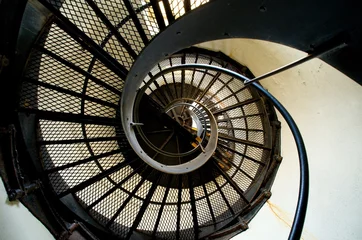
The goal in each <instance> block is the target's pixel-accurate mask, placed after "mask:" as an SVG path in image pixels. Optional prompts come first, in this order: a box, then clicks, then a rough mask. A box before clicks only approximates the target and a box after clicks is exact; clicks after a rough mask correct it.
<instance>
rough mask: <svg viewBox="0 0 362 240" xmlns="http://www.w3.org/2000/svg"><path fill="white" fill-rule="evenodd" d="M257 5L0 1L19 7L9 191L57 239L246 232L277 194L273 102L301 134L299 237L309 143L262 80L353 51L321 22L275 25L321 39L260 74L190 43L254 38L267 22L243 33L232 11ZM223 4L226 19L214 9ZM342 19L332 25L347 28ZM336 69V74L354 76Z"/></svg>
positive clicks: (5, 131) (6, 151)
mask: <svg viewBox="0 0 362 240" xmlns="http://www.w3.org/2000/svg"><path fill="white" fill-rule="evenodd" d="M5 4H7V2H5ZM17 4H18V5H17ZM243 4H244V5H243ZM253 4H254V3H249V2H245V3H241V1H220V0H219V1H218V0H216V1H211V2H209V1H207V0H187V1H181V0H172V1H171V0H112V1H103V0H84V1H80V0H78V1H71V0H30V1H18V2H17V3H16V4H14V5H13V6H10V5H8V7H9V9H14V11H10V13H9V16H8V17H9V19H10V20H9V22H11V21H13V22H15V23H16V22H17V23H18V24H19V26H21V27H20V31H19V28H15V30H14V33H13V34H10V32H9V34H8V35H9V36H12V37H14V38H15V39H17V42H18V45H17V52H15V55H9V56H14V58H12V59H11V61H10V63H11V64H10V66H11V68H7V67H8V66H9V62H7V60H9V59H7V58H6V56H7V55H5V54H4V55H2V65H1V66H2V68H1V72H0V73H1V74H2V75H3V76H4V79H6V77H13V79H17V80H16V81H12V82H6V85H5V86H6V89H8V90H9V92H10V90H11V89H13V90H14V92H15V93H16V94H13V96H12V97H10V98H9V99H12V100H14V101H11V102H10V103H9V104H8V106H4V113H7V114H6V116H7V117H6V118H5V119H4V120H3V122H4V126H6V127H4V128H2V135H1V136H2V137H1V146H2V148H1V151H2V152H3V154H2V156H3V159H5V160H6V159H7V160H6V161H5V160H2V161H1V166H2V169H3V170H2V171H1V174H2V177H3V179H4V183H5V186H6V188H7V191H8V194H9V199H11V200H15V199H21V200H22V201H23V203H24V204H25V205H26V206H27V207H28V208H29V209H30V210H31V211H32V212H33V214H34V215H35V216H37V217H38V218H39V219H40V220H41V221H42V222H43V223H44V225H45V226H47V228H48V229H49V230H50V231H51V232H52V233H53V235H54V236H56V237H57V238H59V239H67V238H72V237H73V238H75V237H78V239H113V238H114V239H229V238H230V237H232V236H234V235H236V234H238V233H240V232H242V231H244V230H246V229H247V228H248V223H249V222H250V221H251V219H252V218H253V217H254V216H255V215H256V214H257V212H258V211H259V209H260V208H261V207H262V206H263V204H264V203H265V202H266V200H267V199H268V198H270V196H271V187H272V183H273V180H274V178H275V175H276V174H277V169H278V166H279V164H280V163H281V159H282V158H281V155H280V122H279V121H278V118H277V115H276V112H275V110H274V107H275V108H276V109H278V110H279V111H280V112H281V115H282V116H283V117H285V118H286V120H287V123H288V124H289V126H290V127H291V129H292V131H293V133H294V134H295V138H296V143H297V147H298V150H299V154H300V158H301V170H302V172H301V192H300V202H299V205H298V208H297V215H296V219H295V224H296V225H295V226H294V228H293V229H294V230H292V233H293V231H294V235H293V234H291V239H298V238H299V237H300V233H301V230H302V226H303V221H304V216H305V208H306V201H307V192H308V168H307V164H306V154H305V150H304V146H303V141H302V139H301V137H300V134H299V131H298V129H297V127H296V126H295V124H294V122H293V120H292V119H291V117H290V116H289V115H288V113H287V112H286V110H285V109H284V108H283V107H282V106H281V105H280V103H278V101H277V100H276V99H274V98H273V97H272V96H271V95H270V94H269V93H267V92H266V91H265V90H264V89H263V88H262V87H261V85H260V84H259V83H258V80H261V79H263V78H266V77H267V76H270V75H273V74H277V73H278V72H280V71H283V70H286V69H289V68H291V67H294V66H296V65H297V64H300V63H303V62H304V61H307V60H309V59H311V58H313V57H316V56H321V55H322V54H325V53H328V54H327V56H328V58H327V59H325V60H326V61H330V62H331V63H333V62H336V59H337V58H338V57H336V56H340V55H335V53H336V52H340V51H342V52H343V51H344V50H345V49H348V48H346V45H347V44H346V42H347V40H346V39H347V38H346V37H345V36H346V34H347V33H345V32H343V33H342V34H341V33H340V32H336V31H335V32H336V34H333V36H330V37H329V38H328V39H322V38H318V36H321V35H323V34H325V33H326V32H328V33H330V31H331V29H330V28H329V25H328V26H327V25H326V29H324V30H321V31H319V32H318V33H315V32H313V30H311V31H309V32H307V33H305V32H303V34H304V35H303V37H304V38H302V37H300V36H299V37H300V38H301V39H303V40H304V42H303V41H297V39H298V34H296V35H295V36H292V37H289V38H288V37H285V36H284V35H283V34H284V33H283V31H282V30H280V31H279V32H278V34H276V36H275V38H276V39H271V40H276V41H280V42H283V43H285V44H288V45H291V46H295V47H297V48H300V49H301V48H304V47H305V46H306V44H307V43H308V41H309V39H308V38H307V37H306V36H310V35H311V36H316V37H315V38H313V39H317V40H318V41H321V40H323V41H322V42H316V43H315V42H313V44H316V45H313V49H312V51H310V53H309V55H308V56H307V57H306V58H303V59H300V60H299V61H297V62H294V63H291V64H289V65H287V66H285V67H284V68H282V69H277V70H275V71H273V72H271V73H269V74H266V75H264V76H259V77H257V78H255V76H254V75H253V74H252V72H251V71H250V70H249V69H248V68H247V67H246V66H243V65H241V64H240V63H238V62H236V61H234V60H233V59H231V58H230V57H228V56H226V55H224V54H223V53H220V52H213V51H209V50H205V49H201V48H196V47H192V45H195V44H196V43H200V42H203V41H207V40H214V39H220V38H229V37H248V34H251V35H253V34H255V36H254V37H255V38H258V37H259V38H261V39H264V38H265V37H264V34H266V35H268V32H265V31H264V32H257V31H258V27H257V26H256V27H255V28H253V30H252V31H249V33H248V32H247V31H245V32H243V31H241V30H240V29H238V27H237V23H239V22H240V21H241V20H242V19H241V18H242V17H239V16H237V14H236V13H235V11H236V10H238V9H241V6H242V5H243V6H244V7H250V6H249V5H253ZM278 4H279V3H277V4H276V5H278ZM15 7H17V9H18V10H15ZM283 7H285V6H284V5H283ZM301 7H303V8H304V4H301ZM335 7H336V9H337V6H335ZM352 7H353V6H351V8H352ZM303 8H302V9H303ZM24 9H25V10H24ZM251 9H254V8H251ZM331 9H332V10H333V9H334V8H333V7H331ZM254 10H255V11H256V12H257V14H264V15H261V16H259V19H263V18H264V17H265V15H267V14H268V12H267V7H266V6H264V5H262V6H258V7H257V8H255V9H254ZM17 11H18V12H17ZM217 12H219V13H220V16H222V18H220V21H216V20H215V19H212V18H213V17H214V16H218V15H217ZM226 13H230V14H229V15H230V16H228V15H226ZM352 13H356V14H357V13H358V11H357V10H354V12H352ZM250 14H255V12H251V13H250ZM330 14H333V12H331V13H330ZM246 15H247V17H250V16H249V15H248V14H247V13H246ZM350 15H351V17H350V19H348V21H347V20H345V21H341V23H337V24H336V23H334V25H333V26H334V27H335V28H339V27H343V26H345V25H347V24H348V26H349V29H354V28H353V26H352V27H351V24H349V23H350V21H352V20H355V18H354V15H353V14H350ZM12 16H13V19H12V18H11V17H12ZM15 17H17V18H15ZM271 17H272V18H273V16H271ZM274 17H275V16H274ZM239 18H240V19H241V20H238V21H237V22H236V23H235V24H225V23H226V22H229V23H230V22H232V20H233V19H239ZM320 18H321V19H323V17H320ZM197 19H199V21H197ZM316 19H317V18H316ZM312 20H315V19H312ZM207 21H215V24H211V22H210V24H209V25H206V24H205V23H206V22H207ZM275 21H276V23H277V22H278V21H279V19H278V18H275ZM317 22H318V21H317ZM20 23H21V25H20ZM255 24H256V25H257V21H256V23H255ZM305 24H307V22H306V23H305ZM315 24H316V23H315ZM338 24H339V25H338ZM358 24H359V23H358ZM200 25H202V26H203V28H200ZM211 25H212V26H211ZM273 27H275V26H273ZM271 28H272V27H270V26H266V29H269V30H268V31H271V30H272V29H271ZM286 28H287V27H286ZM284 30H285V32H288V31H287V30H286V29H284ZM254 31H255V32H254ZM300 35H301V36H302V34H300ZM347 35H348V34H347ZM356 36H357V37H356ZM358 36H359V35H358V34H354V35H353V36H352V37H348V40H349V41H351V42H352V43H353V41H356V40H355V39H358ZM269 38H271V37H270V36H269ZM278 38H280V39H279V40H278ZM9 39H10V37H9ZM14 44H16V41H14ZM14 46H15V45H14ZM351 46H353V44H351ZM308 47H310V46H308ZM306 49H307V48H304V50H306ZM341 49H342V50H341ZM10 50H11V48H10V47H9V51H10ZM355 53H357V52H355ZM333 54H334V55H333ZM323 56H325V55H323ZM323 56H322V58H323ZM13 59H15V60H14V62H16V64H15V63H13V62H12V61H13ZM6 63H7V64H6ZM342 65H343V64H342ZM344 66H345V65H343V66H342V67H341V70H343V71H345V72H346V73H350V74H351V75H354V76H357V78H356V79H357V81H359V78H358V76H359V75H358V74H357V75H356V73H355V72H353V71H352V70H353V69H352V70H351V68H346V67H344ZM349 67H350V66H349ZM3 68H4V70H3ZM8 69H10V70H8ZM3 89H5V88H3ZM9 159H10V160H9ZM303 161H304V162H303ZM303 164H304V165H303ZM10 172H11V173H10ZM298 214H299V215H298ZM75 239H77V238H75Z"/></svg>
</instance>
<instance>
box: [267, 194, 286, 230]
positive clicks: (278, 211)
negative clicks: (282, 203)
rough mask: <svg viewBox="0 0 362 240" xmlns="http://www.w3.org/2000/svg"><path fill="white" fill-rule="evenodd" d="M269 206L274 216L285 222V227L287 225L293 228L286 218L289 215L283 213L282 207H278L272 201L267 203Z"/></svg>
mask: <svg viewBox="0 0 362 240" xmlns="http://www.w3.org/2000/svg"><path fill="white" fill-rule="evenodd" d="M267 203H268V206H269V208H270V210H271V211H272V212H273V213H274V215H275V216H276V217H277V218H278V219H279V220H280V221H281V222H283V223H284V224H285V225H287V226H288V227H290V228H291V227H292V222H291V220H290V219H289V218H288V217H287V216H286V215H287V213H285V212H284V211H283V209H281V208H280V207H278V206H277V205H275V204H273V203H271V202H270V200H268V201H267Z"/></svg>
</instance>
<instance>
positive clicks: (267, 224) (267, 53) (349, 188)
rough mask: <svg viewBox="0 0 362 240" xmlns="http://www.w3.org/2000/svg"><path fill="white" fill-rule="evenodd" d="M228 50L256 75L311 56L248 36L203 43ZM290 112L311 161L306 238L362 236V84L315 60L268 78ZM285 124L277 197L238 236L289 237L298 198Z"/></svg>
mask: <svg viewBox="0 0 362 240" xmlns="http://www.w3.org/2000/svg"><path fill="white" fill-rule="evenodd" d="M199 46H200V47H204V48H208V49H211V50H216V51H218V50H219V51H222V52H224V53H225V54H227V55H229V56H230V57H232V58H234V59H235V60H237V61H239V62H240V63H242V64H244V65H246V66H248V67H249V69H250V70H251V71H252V72H253V73H254V75H255V76H258V75H261V74H263V73H266V72H268V71H270V70H273V69H275V68H278V67H280V66H282V65H284V64H287V63H289V62H291V61H294V60H296V59H298V58H300V57H303V56H305V55H306V54H305V53H303V52H300V51H297V50H295V49H291V48H289V47H286V46H282V45H279V44H275V43H270V42H264V41H256V40H249V39H233V40H222V41H213V42H208V43H204V44H201V45H199ZM262 84H263V86H264V87H265V88H267V89H268V90H269V91H270V92H271V93H272V94H273V95H274V96H275V97H276V98H277V99H279V101H280V102H281V103H282V104H284V106H285V107H286V108H287V109H288V110H289V112H290V113H291V115H292V116H293V117H294V119H295V121H296V122H297V124H298V126H299V128H300V130H301V132H302V135H303V137H304V140H305V143H306V147H307V151H308V156H309V164H310V202H309V208H308V212H307V219H306V224H305V229H304V233H303V239H305V240H307V239H308V240H315V239H329V240H334V239H335V240H337V239H338V240H340V239H349V240H353V239H356V240H357V239H362V227H361V222H362V204H361V202H362V187H361V186H362V174H361V172H362V147H361V146H362V145H361V135H362V121H361V120H362V87H361V86H359V85H358V84H356V83H355V82H353V81H352V80H351V79H349V78H348V77H347V76H345V75H343V74H342V73H340V72H339V71H337V70H336V69H334V68H333V67H331V66H329V65H328V64H326V63H325V62H323V61H321V60H319V59H314V60H312V61H309V62H307V63H304V64H303V65H300V66H298V67H296V68H294V69H291V70H288V71H286V72H283V73H281V74H278V75H276V76H274V77H270V78H268V79H265V80H263V81H262ZM280 120H281V121H282V154H283V157H284V160H283V162H282V165H281V167H280V169H279V173H278V175H277V178H276V181H275V184H274V186H273V188H272V193H273V195H272V197H271V199H270V200H269V202H268V204H266V205H265V206H264V207H263V208H262V210H261V211H260V212H259V214H258V215H257V216H256V217H255V219H254V220H253V221H252V222H251V223H250V226H249V227H250V228H249V230H247V231H246V232H244V233H242V234H241V235H239V236H236V237H235V238H234V239H248V240H249V239H250V240H251V239H287V236H288V234H289V231H290V226H291V223H292V220H293V216H294V210H295V206H296V201H297V196H298V184H299V165H298V156H297V151H296V148H295V144H294V140H293V138H292V135H291V132H290V131H289V129H288V127H287V125H286V123H285V122H284V121H283V120H282V119H281V117H280Z"/></svg>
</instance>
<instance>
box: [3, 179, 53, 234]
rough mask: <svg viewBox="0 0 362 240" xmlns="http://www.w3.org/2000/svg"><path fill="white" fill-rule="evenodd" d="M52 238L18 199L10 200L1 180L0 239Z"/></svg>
mask: <svg viewBox="0 0 362 240" xmlns="http://www.w3.org/2000/svg"><path fill="white" fill-rule="evenodd" d="M18 239H19V240H20V239H21V240H34V239H38V240H52V239H54V237H53V236H52V235H51V234H50V232H49V231H48V229H46V228H45V227H44V226H43V224H42V223H41V222H39V221H38V220H37V219H36V218H35V217H34V216H33V215H32V214H31V213H30V212H29V211H28V209H27V208H25V207H24V205H23V204H21V203H20V202H18V201H15V202H9V201H8V196H7V194H6V191H5V188H4V184H3V182H2V181H1V180H0V240H18Z"/></svg>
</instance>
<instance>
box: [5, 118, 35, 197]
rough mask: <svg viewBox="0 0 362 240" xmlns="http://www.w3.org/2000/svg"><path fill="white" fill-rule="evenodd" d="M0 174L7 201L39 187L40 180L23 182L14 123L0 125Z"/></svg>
mask: <svg viewBox="0 0 362 240" xmlns="http://www.w3.org/2000/svg"><path fill="white" fill-rule="evenodd" d="M0 144H1V145H0V146H1V147H0V175H1V177H2V179H3V181H4V185H5V188H6V191H7V193H8V197H9V201H15V200H17V199H19V198H22V197H23V196H25V195H27V194H28V193H31V192H33V191H34V190H36V189H38V188H39V187H40V184H41V183H40V181H39V180H37V181H35V182H31V183H25V181H24V176H23V174H22V171H21V169H20V166H19V160H18V151H17V145H16V130H15V126H14V125H9V126H7V127H0Z"/></svg>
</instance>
